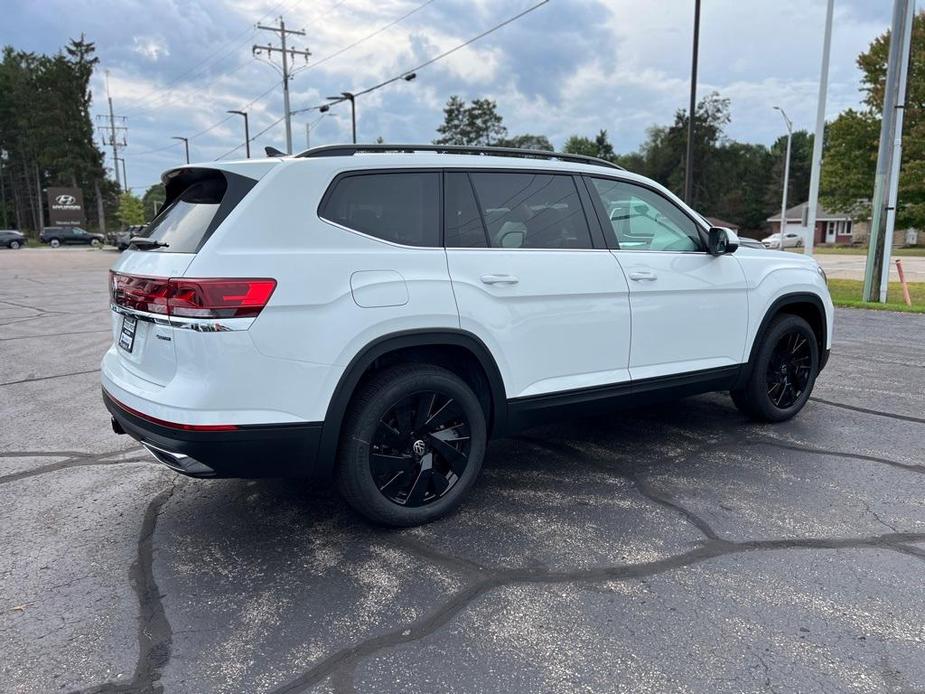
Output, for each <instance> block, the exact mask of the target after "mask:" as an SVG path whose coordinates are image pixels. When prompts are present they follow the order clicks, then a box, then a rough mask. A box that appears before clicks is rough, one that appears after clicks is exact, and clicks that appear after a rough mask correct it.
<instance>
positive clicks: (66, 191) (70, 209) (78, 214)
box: [48, 188, 84, 226]
mask: <svg viewBox="0 0 925 694" xmlns="http://www.w3.org/2000/svg"><path fill="white" fill-rule="evenodd" d="M48 223H49V224H50V225H51V226H58V225H64V226H66V225H68V224H83V223H84V196H83V193H82V192H81V190H80V188H49V189H48Z"/></svg>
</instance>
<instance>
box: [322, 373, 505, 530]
mask: <svg viewBox="0 0 925 694" xmlns="http://www.w3.org/2000/svg"><path fill="white" fill-rule="evenodd" d="M487 443H488V425H487V423H486V415H485V410H484V408H483V405H482V403H481V402H480V401H479V398H478V397H477V396H476V394H475V392H474V390H473V388H472V386H471V385H470V384H469V383H467V382H466V381H464V380H463V379H462V378H460V377H459V376H458V375H457V374H455V373H453V372H452V371H449V370H448V369H445V368H443V367H440V366H437V365H435V364H400V365H396V366H392V367H389V368H386V369H383V370H382V371H380V372H378V373H376V374H374V375H372V376H371V377H370V378H369V379H368V380H366V381H365V382H364V383H362V384H361V385H360V386H359V387H358V388H357V391H356V392H355V393H354V394H353V397H352V398H351V400H350V406H349V408H348V410H347V413H346V417H345V419H344V425H343V428H342V430H341V440H340V446H339V450H338V460H337V468H336V470H335V474H336V477H337V485H338V489H339V490H340V492H341V494H342V495H343V497H344V499H345V500H346V501H347V503H349V504H350V505H351V506H352V507H353V508H354V510H356V511H358V512H359V513H361V514H363V515H364V516H366V517H367V518H368V519H369V520H371V521H374V522H376V523H381V524H383V525H390V526H396V527H408V526H411V525H420V524H421V523H427V522H429V521H432V520H434V519H436V518H439V517H441V516H444V515H446V514H447V513H450V512H451V511H453V510H454V509H455V508H456V507H457V506H459V504H460V503H461V501H462V499H463V497H465V495H466V492H467V491H468V490H469V489H471V488H472V485H473V484H474V483H475V480H476V478H477V477H478V474H479V470H481V468H482V461H483V459H484V458H485V448H486V445H487Z"/></svg>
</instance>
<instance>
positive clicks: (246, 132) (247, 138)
mask: <svg viewBox="0 0 925 694" xmlns="http://www.w3.org/2000/svg"><path fill="white" fill-rule="evenodd" d="M226 113H233V114H235V115H238V116H244V150H245V151H246V152H247V158H248V159H250V158H251V134H250V130H249V129H248V127H247V111H226Z"/></svg>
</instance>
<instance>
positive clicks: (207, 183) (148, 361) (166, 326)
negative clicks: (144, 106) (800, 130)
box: [110, 169, 256, 385]
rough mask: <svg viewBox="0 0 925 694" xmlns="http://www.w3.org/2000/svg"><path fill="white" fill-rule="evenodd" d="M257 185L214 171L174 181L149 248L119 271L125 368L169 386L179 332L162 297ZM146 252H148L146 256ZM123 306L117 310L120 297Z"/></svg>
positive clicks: (116, 326)
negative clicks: (171, 280)
mask: <svg viewBox="0 0 925 694" xmlns="http://www.w3.org/2000/svg"><path fill="white" fill-rule="evenodd" d="M254 183H256V181H253V180H252V179H249V178H245V177H243V176H238V175H235V174H230V173H227V172H222V171H217V170H210V169H185V170H184V173H182V174H181V175H179V176H175V177H173V178H171V180H170V181H169V183H168V186H167V202H166V203H165V205H164V207H163V208H162V210H161V212H160V214H158V216H157V217H156V218H155V219H154V221H153V222H152V223H151V224H150V226H148V228H147V230H146V232H145V235H146V236H147V238H148V240H149V243H148V244H142V245H139V246H137V247H136V246H132V248H131V249H130V250H127V251H125V252H124V253H123V254H122V255H121V256H119V260H117V261H116V263H115V265H114V266H113V276H112V277H110V295H111V297H112V298H113V300H114V301H113V305H112V308H113V313H112V331H113V342H114V344H115V345H116V351H117V353H118V354H119V361H120V364H121V365H122V366H123V367H124V368H125V370H126V371H128V372H129V373H131V374H133V375H134V376H137V377H138V378H140V379H143V380H144V381H148V382H150V383H153V384H157V385H164V384H166V383H167V382H168V381H170V379H171V378H173V375H174V373H175V372H176V367H177V354H176V347H175V337H176V335H175V331H176V330H179V328H175V327H173V326H172V325H171V321H170V320H168V317H167V316H166V315H165V313H166V311H165V308H164V306H163V303H164V302H163V300H162V299H161V298H159V297H158V294H159V293H160V294H163V292H164V291H166V289H165V288H164V282H166V280H168V279H170V278H172V277H182V276H183V274H184V273H185V271H186V268H187V267H188V266H189V264H190V263H191V262H192V260H193V259H194V258H195V257H196V253H197V251H198V250H199V249H200V248H201V247H202V245H203V244H204V243H205V242H206V241H207V240H208V238H209V236H210V235H211V233H212V232H213V231H214V230H215V228H216V227H217V226H218V225H219V224H220V223H221V221H222V220H223V219H224V218H225V217H226V216H227V215H228V213H229V212H230V211H231V209H233V207H234V206H235V205H236V204H237V202H239V201H240V199H241V198H242V197H243V195H245V194H246V192H247V191H249V190H250V188H251V187H253V185H254ZM142 249H143V250H142ZM117 293H118V294H119V303H120V304H122V306H116V305H115V298H116V294H117Z"/></svg>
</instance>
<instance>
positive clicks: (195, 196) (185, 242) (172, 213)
mask: <svg viewBox="0 0 925 694" xmlns="http://www.w3.org/2000/svg"><path fill="white" fill-rule="evenodd" d="M227 188H228V184H227V182H226V180H225V177H224V176H215V177H209V178H206V179H204V180H201V181H197V182H196V183H193V184H191V185H190V186H188V187H187V188H186V189H185V190H184V191H183V192H182V193H180V195H179V196H177V198H176V199H175V200H173V201H172V202H171V203H169V204H168V205H167V206H166V207H165V208H164V209H163V210H162V211H161V213H160V214H159V215H158V216H157V217H156V218H155V219H154V221H153V222H151V224H150V226H148V228H147V229H146V230H145V231H144V232H142V233H141V234H140V235H142V236H146V237H147V238H149V239H152V240H154V241H159V242H160V243H163V244H167V245H165V246H162V247H159V248H152V249H151V251H153V252H161V253H195V252H196V251H198V250H199V248H200V247H201V246H202V244H203V243H204V242H205V240H206V237H207V235H208V234H211V233H212V228H213V225H212V222H213V220H215V216H216V214H217V213H218V209H219V206H220V205H221V203H222V198H224V197H225V191H226V190H227Z"/></svg>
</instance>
